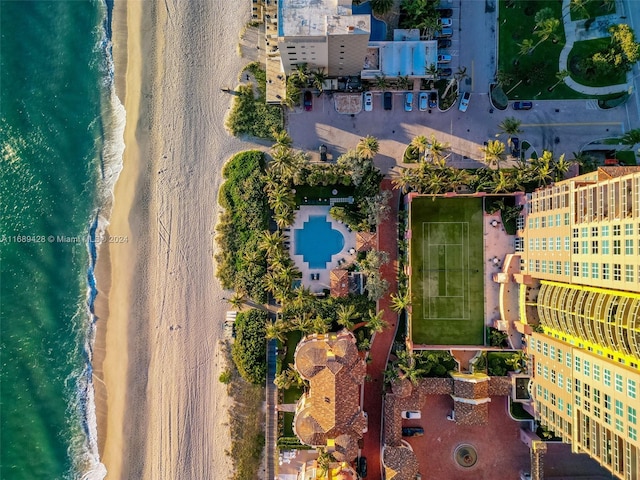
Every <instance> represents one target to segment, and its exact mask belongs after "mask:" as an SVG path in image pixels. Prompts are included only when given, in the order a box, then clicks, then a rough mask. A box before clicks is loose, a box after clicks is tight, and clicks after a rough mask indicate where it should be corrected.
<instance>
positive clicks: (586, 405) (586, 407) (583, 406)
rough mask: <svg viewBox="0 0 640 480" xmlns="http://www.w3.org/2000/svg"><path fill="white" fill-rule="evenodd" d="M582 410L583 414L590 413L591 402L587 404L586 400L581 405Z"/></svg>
mask: <svg viewBox="0 0 640 480" xmlns="http://www.w3.org/2000/svg"><path fill="white" fill-rule="evenodd" d="M582 408H583V409H584V411H585V412H591V402H589V401H588V400H585V401H584V404H583V405H582Z"/></svg>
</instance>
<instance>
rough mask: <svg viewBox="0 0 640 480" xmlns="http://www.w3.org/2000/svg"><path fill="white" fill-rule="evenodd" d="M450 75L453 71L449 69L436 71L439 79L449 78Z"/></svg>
mask: <svg viewBox="0 0 640 480" xmlns="http://www.w3.org/2000/svg"><path fill="white" fill-rule="evenodd" d="M452 73H453V70H452V69H450V68H439V69H438V76H439V77H450V76H451V74H452Z"/></svg>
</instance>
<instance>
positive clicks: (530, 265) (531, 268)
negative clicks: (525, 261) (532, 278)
mask: <svg viewBox="0 0 640 480" xmlns="http://www.w3.org/2000/svg"><path fill="white" fill-rule="evenodd" d="M529 271H530V272H533V259H532V258H530V259H529Z"/></svg>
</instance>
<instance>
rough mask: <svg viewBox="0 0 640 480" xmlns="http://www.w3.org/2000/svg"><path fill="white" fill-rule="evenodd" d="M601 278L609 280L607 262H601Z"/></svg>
mask: <svg viewBox="0 0 640 480" xmlns="http://www.w3.org/2000/svg"><path fill="white" fill-rule="evenodd" d="M602 279H603V280H609V264H608V263H603V264H602Z"/></svg>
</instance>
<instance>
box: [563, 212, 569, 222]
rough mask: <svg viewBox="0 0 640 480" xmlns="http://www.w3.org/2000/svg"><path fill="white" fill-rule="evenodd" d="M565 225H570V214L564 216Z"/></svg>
mask: <svg viewBox="0 0 640 480" xmlns="http://www.w3.org/2000/svg"><path fill="white" fill-rule="evenodd" d="M564 224H565V225H569V214H568V213H565V214H564Z"/></svg>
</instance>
